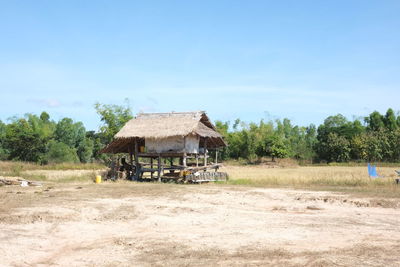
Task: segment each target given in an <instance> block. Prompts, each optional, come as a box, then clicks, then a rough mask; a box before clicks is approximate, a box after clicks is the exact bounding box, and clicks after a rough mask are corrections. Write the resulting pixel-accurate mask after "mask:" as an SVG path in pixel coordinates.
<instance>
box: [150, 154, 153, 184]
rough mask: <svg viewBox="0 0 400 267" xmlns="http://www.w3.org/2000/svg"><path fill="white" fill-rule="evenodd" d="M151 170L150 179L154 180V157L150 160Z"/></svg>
mask: <svg viewBox="0 0 400 267" xmlns="http://www.w3.org/2000/svg"><path fill="white" fill-rule="evenodd" d="M150 169H151V172H150V178H151V179H152V180H153V158H152V157H151V158H150Z"/></svg>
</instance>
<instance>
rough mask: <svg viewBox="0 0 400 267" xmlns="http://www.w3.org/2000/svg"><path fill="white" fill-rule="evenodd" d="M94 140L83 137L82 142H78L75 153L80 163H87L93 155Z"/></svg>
mask: <svg viewBox="0 0 400 267" xmlns="http://www.w3.org/2000/svg"><path fill="white" fill-rule="evenodd" d="M93 149H94V142H93V140H92V139H90V138H86V137H85V138H84V139H83V141H82V142H80V143H79V145H78V149H77V154H78V157H79V160H80V161H81V162H82V163H88V162H90V160H91V159H92V157H93Z"/></svg>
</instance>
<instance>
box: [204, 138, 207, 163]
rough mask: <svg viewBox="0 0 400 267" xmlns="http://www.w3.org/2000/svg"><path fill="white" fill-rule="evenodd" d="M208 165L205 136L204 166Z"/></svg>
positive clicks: (205, 139)
mask: <svg viewBox="0 0 400 267" xmlns="http://www.w3.org/2000/svg"><path fill="white" fill-rule="evenodd" d="M206 166H207V138H204V167H206Z"/></svg>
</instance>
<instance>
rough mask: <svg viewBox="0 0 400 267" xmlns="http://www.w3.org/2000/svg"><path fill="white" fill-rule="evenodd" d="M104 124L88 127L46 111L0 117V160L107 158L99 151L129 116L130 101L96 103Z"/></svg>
mask: <svg viewBox="0 0 400 267" xmlns="http://www.w3.org/2000/svg"><path fill="white" fill-rule="evenodd" d="M95 109H96V112H97V113H98V115H99V116H100V120H101V121H102V122H103V125H102V126H101V127H100V128H99V130H98V131H97V132H95V131H87V130H86V128H85V126H84V125H83V123H82V122H75V121H73V120H72V119H71V118H62V119H60V120H59V121H57V122H56V121H54V120H52V119H51V118H50V116H49V114H48V113H47V112H42V113H41V114H40V116H37V115H35V114H26V115H24V116H23V117H22V118H18V117H13V118H10V119H9V121H10V122H9V123H8V124H6V123H4V122H2V121H0V160H19V161H29V162H36V163H40V164H48V163H62V162H72V163H77V162H82V163H88V162H94V161H102V160H105V159H106V157H107V156H106V155H102V154H100V153H99V151H100V149H102V148H103V147H104V146H105V145H107V144H108V143H110V142H111V140H112V138H113V136H114V135H115V134H116V133H117V132H118V130H119V129H120V128H122V126H123V125H124V124H125V123H126V122H127V121H128V120H130V119H131V118H132V117H133V116H132V112H131V109H130V108H129V105H127V106H119V105H104V104H99V103H97V104H95Z"/></svg>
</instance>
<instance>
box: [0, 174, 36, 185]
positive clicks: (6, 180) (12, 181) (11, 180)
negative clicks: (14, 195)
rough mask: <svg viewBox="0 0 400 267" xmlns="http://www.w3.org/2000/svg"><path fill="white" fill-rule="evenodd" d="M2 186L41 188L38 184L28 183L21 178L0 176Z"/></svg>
mask: <svg viewBox="0 0 400 267" xmlns="http://www.w3.org/2000/svg"><path fill="white" fill-rule="evenodd" d="M2 185H19V186H42V184H41V183H39V182H34V181H28V180H25V179H21V178H15V177H1V176H0V186H2Z"/></svg>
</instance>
